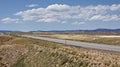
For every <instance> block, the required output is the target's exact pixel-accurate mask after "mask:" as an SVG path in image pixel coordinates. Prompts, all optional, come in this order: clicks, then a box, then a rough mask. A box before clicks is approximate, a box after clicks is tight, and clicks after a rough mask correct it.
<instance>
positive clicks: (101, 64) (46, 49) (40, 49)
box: [0, 35, 120, 67]
mask: <svg viewBox="0 0 120 67" xmlns="http://www.w3.org/2000/svg"><path fill="white" fill-rule="evenodd" d="M1 38H2V39H1ZM0 42H1V44H0V67H120V53H117V52H109V51H102V50H94V49H87V48H82V47H75V46H65V45H64V44H58V43H54V42H48V41H43V40H33V39H28V38H21V37H16V36H8V35H4V36H0Z"/></svg>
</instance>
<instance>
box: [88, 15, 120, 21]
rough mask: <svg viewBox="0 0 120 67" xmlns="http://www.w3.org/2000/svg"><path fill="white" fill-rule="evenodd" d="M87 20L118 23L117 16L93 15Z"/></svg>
mask: <svg viewBox="0 0 120 67" xmlns="http://www.w3.org/2000/svg"><path fill="white" fill-rule="evenodd" d="M89 20H102V21H118V20H120V18H119V16H117V15H104V16H102V15H95V16H93V17H91V18H90V19H89Z"/></svg>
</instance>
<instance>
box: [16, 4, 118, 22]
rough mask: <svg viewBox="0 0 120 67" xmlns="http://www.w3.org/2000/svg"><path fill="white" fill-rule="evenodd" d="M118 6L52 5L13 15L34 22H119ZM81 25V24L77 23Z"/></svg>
mask: <svg viewBox="0 0 120 67" xmlns="http://www.w3.org/2000/svg"><path fill="white" fill-rule="evenodd" d="M118 12H120V4H113V5H97V6H86V7H82V6H70V5H66V4H53V5H49V6H47V7H46V8H36V9H29V10H25V11H20V12H17V13H15V15H16V16H19V17H20V18H22V20H23V21H34V22H61V23H63V22H64V21H66V22H72V21H71V20H75V21H77V22H79V21H81V20H82V21H83V22H89V21H94V20H95V21H102V22H104V21H106V22H108V21H119V20H120V14H119V13H118ZM79 24H82V23H79Z"/></svg>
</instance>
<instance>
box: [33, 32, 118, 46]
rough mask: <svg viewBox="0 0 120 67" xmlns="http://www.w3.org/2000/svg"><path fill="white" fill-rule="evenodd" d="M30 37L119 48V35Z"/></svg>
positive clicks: (79, 34)
mask: <svg viewBox="0 0 120 67" xmlns="http://www.w3.org/2000/svg"><path fill="white" fill-rule="evenodd" d="M31 35H34V36H42V37H50V38H58V39H66V40H75V41H81V42H90V43H98V44H108V45H118V46H120V35H118V34H108V33H107V34H95V33H94V34H93V33H92V34H86V33H85V34H83V33H82V34H81V33H62V34H61V33H50V34H49V33H46V34H43V33H34V34H31Z"/></svg>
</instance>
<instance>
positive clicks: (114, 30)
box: [30, 29, 120, 33]
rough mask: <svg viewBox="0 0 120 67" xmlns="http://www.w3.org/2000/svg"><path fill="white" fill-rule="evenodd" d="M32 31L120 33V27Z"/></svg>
mask: <svg viewBox="0 0 120 67" xmlns="http://www.w3.org/2000/svg"><path fill="white" fill-rule="evenodd" d="M30 32H111V33H120V29H95V30H50V31H40V30H38V31H30Z"/></svg>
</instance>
